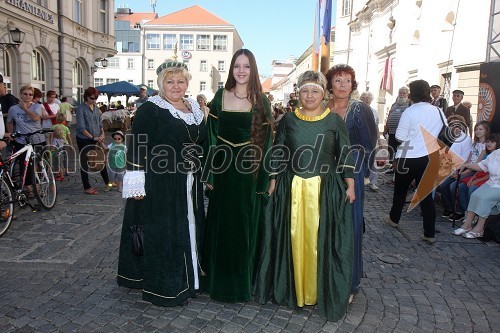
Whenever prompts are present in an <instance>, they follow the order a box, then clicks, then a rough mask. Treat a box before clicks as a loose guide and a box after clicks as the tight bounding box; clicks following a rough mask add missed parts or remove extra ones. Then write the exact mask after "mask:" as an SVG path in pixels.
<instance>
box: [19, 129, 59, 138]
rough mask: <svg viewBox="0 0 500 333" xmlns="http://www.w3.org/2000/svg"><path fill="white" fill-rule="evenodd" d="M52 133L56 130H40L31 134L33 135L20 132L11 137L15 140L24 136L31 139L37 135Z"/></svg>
mask: <svg viewBox="0 0 500 333" xmlns="http://www.w3.org/2000/svg"><path fill="white" fill-rule="evenodd" d="M51 132H54V130H53V129H50V128H42V129H41V130H38V131H35V132H31V133H26V134H23V133H19V132H14V133H12V134H11V135H10V136H11V137H13V138H18V137H22V136H26V137H29V136H32V135H35V134H45V133H51Z"/></svg>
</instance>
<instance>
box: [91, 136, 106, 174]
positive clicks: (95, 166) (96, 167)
mask: <svg viewBox="0 0 500 333" xmlns="http://www.w3.org/2000/svg"><path fill="white" fill-rule="evenodd" d="M108 151H109V148H108V147H106V146H104V145H103V144H102V143H100V142H98V143H96V144H95V145H94V146H93V148H91V149H89V150H88V151H87V167H88V170H89V171H90V172H100V171H101V170H102V169H104V167H105V166H106V155H107V153H108Z"/></svg>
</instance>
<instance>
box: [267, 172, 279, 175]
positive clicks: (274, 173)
mask: <svg viewBox="0 0 500 333" xmlns="http://www.w3.org/2000/svg"><path fill="white" fill-rule="evenodd" d="M277 174H278V173H277V172H271V173H269V176H276V175H277Z"/></svg>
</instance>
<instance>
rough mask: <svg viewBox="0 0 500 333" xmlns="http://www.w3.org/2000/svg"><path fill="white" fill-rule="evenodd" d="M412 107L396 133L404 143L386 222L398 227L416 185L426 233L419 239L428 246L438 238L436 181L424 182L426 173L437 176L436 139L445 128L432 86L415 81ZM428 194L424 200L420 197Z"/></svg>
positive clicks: (397, 163) (411, 93)
mask: <svg viewBox="0 0 500 333" xmlns="http://www.w3.org/2000/svg"><path fill="white" fill-rule="evenodd" d="M409 86H410V100H411V102H412V105H411V106H410V107H409V108H407V109H406V110H405V112H403V114H402V115H401V119H400V120H399V124H398V128H397V130H396V139H397V140H399V141H401V145H400V146H399V147H398V150H397V152H396V156H395V158H396V159H397V161H396V163H395V182H394V194H393V198H392V207H391V211H390V213H389V216H387V217H386V218H385V220H384V222H385V223H387V224H389V225H390V226H392V227H398V225H399V221H400V219H401V215H402V212H403V207H404V204H405V199H406V194H407V192H408V188H409V186H410V184H411V182H413V181H415V183H416V185H417V192H416V195H417V194H418V196H420V197H419V198H418V203H419V205H420V208H421V209H422V216H423V227H424V233H423V234H421V235H420V238H421V239H422V240H424V241H426V242H428V243H434V242H435V241H436V239H435V238H434V235H435V232H436V230H435V224H436V208H435V206H434V199H433V198H432V194H431V192H432V189H433V188H434V181H432V180H429V179H425V181H422V180H423V179H422V178H423V176H424V173H426V172H429V173H430V174H432V175H435V174H437V173H438V171H439V149H440V147H439V144H438V143H437V136H438V134H439V132H440V131H441V128H442V127H443V123H442V121H441V116H442V114H441V115H440V113H442V112H441V110H440V109H438V108H436V107H435V106H433V105H431V104H430V102H431V101H432V99H431V95H430V87H429V84H428V83H427V82H426V81H424V80H416V81H413V82H411V83H410V84H409ZM423 195H425V197H421V196H423Z"/></svg>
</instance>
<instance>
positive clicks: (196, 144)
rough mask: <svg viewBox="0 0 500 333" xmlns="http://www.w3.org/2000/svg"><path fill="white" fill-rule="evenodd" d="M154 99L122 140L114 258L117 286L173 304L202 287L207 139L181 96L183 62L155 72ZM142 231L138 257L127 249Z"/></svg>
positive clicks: (198, 115)
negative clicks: (121, 201)
mask: <svg viewBox="0 0 500 333" xmlns="http://www.w3.org/2000/svg"><path fill="white" fill-rule="evenodd" d="M157 74H158V86H159V88H160V89H159V90H160V95H159V96H153V97H150V98H149V99H148V101H147V102H145V103H143V104H142V105H141V107H140V108H139V109H138V110H137V112H136V114H135V119H134V124H133V127H132V134H131V135H130V136H129V138H128V139H129V140H128V144H127V146H128V147H127V172H126V174H125V177H124V181H123V193H122V194H123V197H124V198H127V201H126V206H125V214H124V218H123V226H122V234H121V240H120V254H119V259H118V276H117V281H118V285H120V286H124V287H128V288H137V289H142V298H143V299H144V300H146V301H149V302H152V303H154V304H157V305H161V306H176V305H184V304H186V303H187V301H188V298H189V297H195V293H196V290H197V289H199V287H200V276H201V275H202V274H203V272H202V271H201V270H200V261H201V260H200V258H199V257H200V256H199V254H198V249H199V248H200V249H201V242H200V241H201V239H202V233H203V229H202V227H203V224H204V221H205V210H204V204H203V185H202V183H201V182H200V180H201V171H200V170H199V169H200V165H201V163H199V161H197V160H196V159H197V158H199V157H200V156H201V155H203V154H202V151H203V150H202V146H201V145H202V144H203V143H204V140H205V139H206V127H205V122H204V114H203V112H202V111H201V110H200V107H199V105H198V103H197V102H196V101H195V100H194V99H190V98H184V94H185V93H186V90H187V88H188V83H189V79H190V75H189V73H188V71H187V68H186V66H185V65H184V64H183V63H181V62H177V61H166V62H165V63H163V64H162V65H160V67H158V69H157ZM137 227H139V228H142V229H143V233H144V251H143V255H142V256H138V255H137V253H136V254H134V253H132V249H133V247H132V232H131V228H134V229H136V228H137Z"/></svg>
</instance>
